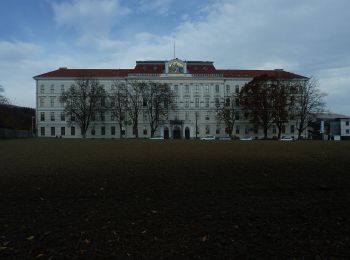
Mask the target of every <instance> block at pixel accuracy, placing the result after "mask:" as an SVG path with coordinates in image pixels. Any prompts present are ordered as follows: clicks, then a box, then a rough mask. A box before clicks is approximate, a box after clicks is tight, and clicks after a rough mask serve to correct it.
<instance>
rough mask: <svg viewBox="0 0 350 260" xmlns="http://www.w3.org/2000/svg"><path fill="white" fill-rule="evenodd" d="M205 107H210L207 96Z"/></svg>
mask: <svg viewBox="0 0 350 260" xmlns="http://www.w3.org/2000/svg"><path fill="white" fill-rule="evenodd" d="M205 107H209V98H205Z"/></svg>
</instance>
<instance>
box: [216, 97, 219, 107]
mask: <svg viewBox="0 0 350 260" xmlns="http://www.w3.org/2000/svg"><path fill="white" fill-rule="evenodd" d="M215 106H216V107H219V106H220V99H219V98H215Z"/></svg>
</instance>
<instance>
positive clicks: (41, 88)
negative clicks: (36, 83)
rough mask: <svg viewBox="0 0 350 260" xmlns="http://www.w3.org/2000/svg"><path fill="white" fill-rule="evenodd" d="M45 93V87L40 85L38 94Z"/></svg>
mask: <svg viewBox="0 0 350 260" xmlns="http://www.w3.org/2000/svg"><path fill="white" fill-rule="evenodd" d="M44 93H45V87H44V85H40V94H44Z"/></svg>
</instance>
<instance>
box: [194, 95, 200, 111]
mask: <svg viewBox="0 0 350 260" xmlns="http://www.w3.org/2000/svg"><path fill="white" fill-rule="evenodd" d="M194 105H195V107H196V108H199V98H197V97H196V99H195V103H194Z"/></svg>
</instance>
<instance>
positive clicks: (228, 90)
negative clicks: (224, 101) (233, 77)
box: [226, 85, 231, 95]
mask: <svg viewBox="0 0 350 260" xmlns="http://www.w3.org/2000/svg"><path fill="white" fill-rule="evenodd" d="M230 91H231V90H230V85H226V95H229V94H230Z"/></svg>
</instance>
